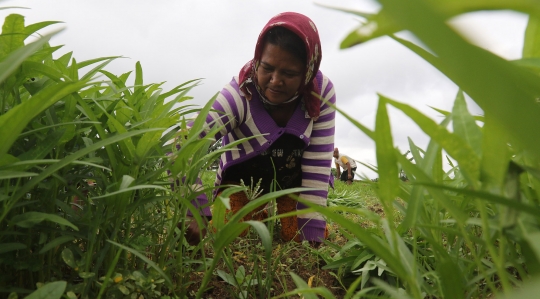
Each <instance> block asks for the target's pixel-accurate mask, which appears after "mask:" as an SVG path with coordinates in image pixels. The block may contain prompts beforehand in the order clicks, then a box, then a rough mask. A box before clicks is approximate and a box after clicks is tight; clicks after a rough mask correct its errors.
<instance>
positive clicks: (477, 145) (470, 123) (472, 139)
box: [452, 90, 482, 157]
mask: <svg viewBox="0 0 540 299" xmlns="http://www.w3.org/2000/svg"><path fill="white" fill-rule="evenodd" d="M452 124H453V127H454V133H455V134H457V135H458V136H460V137H461V138H462V139H463V140H464V141H465V142H466V143H467V144H468V145H469V146H470V147H471V148H472V150H473V151H474V152H475V153H476V155H477V156H478V157H482V132H481V131H480V128H479V127H478V125H477V124H476V121H475V120H474V118H473V116H472V115H471V114H470V113H469V110H468V109H467V103H466V102H465V96H464V95H463V92H462V91H461V90H460V91H459V92H458V94H457V96H456V100H455V101H454V108H453V109H452Z"/></svg>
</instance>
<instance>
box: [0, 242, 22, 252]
mask: <svg viewBox="0 0 540 299" xmlns="http://www.w3.org/2000/svg"><path fill="white" fill-rule="evenodd" d="M26 248H27V247H26V245H24V244H22V243H0V254H2V253H6V252H10V251H15V250H19V249H26Z"/></svg>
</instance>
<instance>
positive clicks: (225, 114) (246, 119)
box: [201, 71, 336, 241]
mask: <svg viewBox="0 0 540 299" xmlns="http://www.w3.org/2000/svg"><path fill="white" fill-rule="evenodd" d="M316 78H317V82H319V87H320V90H321V93H322V94H321V96H322V99H323V100H322V101H321V110H320V111H321V112H320V115H319V117H318V118H317V119H316V120H314V119H312V118H310V117H309V115H308V114H307V112H306V111H304V110H303V109H302V108H303V105H297V107H296V110H295V111H294V113H293V115H292V117H291V118H290V120H289V121H288V123H287V125H286V126H285V127H279V126H278V125H277V124H276V123H275V122H274V120H273V119H272V117H271V116H270V114H269V113H268V112H267V111H266V110H265V109H264V106H263V103H262V102H261V100H260V99H259V95H258V93H257V92H255V93H253V97H252V99H251V100H249V101H248V100H247V99H246V98H245V97H244V96H243V95H242V93H241V92H240V91H239V88H238V78H237V77H234V78H233V79H232V80H231V82H230V83H229V84H227V85H226V86H225V87H224V88H223V90H222V91H221V93H220V94H219V95H218V97H217V98H216V101H215V102H214V104H213V106H212V108H213V110H215V111H211V112H210V113H209V114H208V116H207V118H206V123H207V124H209V125H210V124H211V125H212V126H213V125H219V126H222V129H221V130H220V132H219V133H218V134H216V135H215V140H218V139H219V138H221V137H223V145H224V146H225V145H227V144H229V143H232V142H235V141H237V140H239V139H242V138H245V137H252V136H256V137H255V138H251V139H249V140H245V141H243V142H242V143H240V144H239V145H237V146H236V149H234V150H230V151H227V152H225V153H223V154H222V155H221V158H220V163H219V168H218V171H217V175H216V186H219V185H220V184H221V180H222V174H223V173H224V171H225V170H227V168H229V167H230V166H232V165H236V164H238V163H241V162H244V161H246V160H249V159H251V158H253V157H254V156H256V155H259V154H260V153H262V152H264V151H265V150H266V149H268V148H269V147H270V145H271V144H272V143H273V142H274V141H275V140H277V139H278V138H279V137H280V136H281V135H283V134H285V133H287V134H291V135H294V136H296V137H298V138H300V139H301V140H302V141H303V142H304V144H305V148H304V153H303V156H302V159H301V168H302V187H306V188H314V189H317V190H313V191H305V192H302V193H301V194H300V195H299V197H300V198H301V199H304V200H306V201H308V202H311V203H314V204H317V205H320V206H326V200H327V196H328V184H329V180H330V177H331V172H330V171H331V166H332V155H333V151H334V127H335V110H334V109H333V108H331V107H330V106H329V105H328V104H327V103H326V102H329V103H332V104H334V105H335V103H336V96H335V92H334V87H333V84H332V82H331V81H330V80H329V79H328V78H327V77H326V76H324V75H323V74H322V73H321V72H320V71H319V72H318V73H317V76H316ZM201 204H202V203H201ZM305 208H306V206H305V205H303V204H301V203H298V205H297V209H305ZM298 227H299V229H300V230H301V233H302V235H303V238H304V239H305V240H308V241H320V240H319V239H321V240H322V239H323V237H324V233H325V229H326V221H325V219H324V218H323V217H322V215H320V214H319V213H308V214H303V215H298Z"/></svg>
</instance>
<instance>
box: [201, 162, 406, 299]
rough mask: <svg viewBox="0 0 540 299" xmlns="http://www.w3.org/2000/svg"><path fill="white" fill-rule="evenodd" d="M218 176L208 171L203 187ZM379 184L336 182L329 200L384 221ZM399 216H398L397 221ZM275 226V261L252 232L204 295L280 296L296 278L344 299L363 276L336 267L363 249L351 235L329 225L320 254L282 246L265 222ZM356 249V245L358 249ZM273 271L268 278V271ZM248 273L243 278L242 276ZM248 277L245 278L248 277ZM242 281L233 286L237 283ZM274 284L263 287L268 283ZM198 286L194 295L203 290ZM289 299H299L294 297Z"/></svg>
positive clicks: (235, 246) (358, 219) (304, 246)
mask: <svg viewBox="0 0 540 299" xmlns="http://www.w3.org/2000/svg"><path fill="white" fill-rule="evenodd" d="M214 177H215V172H213V171H206V172H205V173H204V175H203V182H204V183H205V184H206V185H208V186H211V185H212V184H213V180H214ZM374 188H377V183H373V182H370V181H367V182H362V181H355V182H354V183H353V184H351V185H347V184H345V183H343V182H340V181H336V183H335V189H332V188H330V194H329V198H328V205H329V206H342V207H350V208H354V209H357V210H365V211H366V213H375V214H379V215H383V214H384V212H383V210H382V207H381V205H380V202H379V200H378V198H377V195H376V192H375V189H374ZM397 214H399V213H398V212H397V211H396V215H397ZM343 215H345V217H347V218H348V219H350V220H351V221H353V222H354V223H356V224H357V225H358V226H359V227H362V228H364V229H365V230H366V231H370V230H371V231H378V230H380V226H379V225H377V224H376V223H374V222H373V221H371V220H370V219H369V217H363V216H361V215H358V214H356V213H347V212H344V213H343ZM270 225H275V227H274V229H273V231H274V236H273V241H272V248H273V249H272V256H271V260H270V264H268V261H267V260H266V259H265V258H264V248H263V247H262V245H261V241H260V238H259V236H258V235H257V234H256V233H254V232H253V231H250V233H249V234H248V235H247V236H246V237H241V238H238V239H236V240H235V241H234V242H232V243H231V244H230V245H229V247H228V248H227V249H226V251H227V253H226V258H225V259H224V261H223V262H222V263H220V264H219V265H218V267H217V268H216V269H217V274H218V275H216V276H215V277H214V278H213V280H212V282H211V283H210V286H211V287H210V288H209V289H208V291H207V292H205V296H208V297H207V298H243V297H242V296H243V295H241V294H242V293H243V292H244V293H245V294H246V296H247V297H244V298H260V297H261V296H263V297H264V296H266V294H267V293H268V292H270V294H271V296H279V295H282V294H285V293H287V292H291V291H292V290H294V289H296V284H295V280H294V278H293V276H292V275H291V272H292V273H295V274H296V275H298V277H300V278H301V279H302V280H304V281H306V283H307V285H308V286H309V287H313V288H316V287H325V288H327V289H328V290H329V291H330V292H331V293H332V294H333V295H334V296H335V297H336V298H342V297H343V296H344V295H345V294H346V290H347V288H349V287H350V284H351V283H352V282H353V281H354V280H355V279H356V278H357V277H359V276H361V275H362V274H361V273H351V271H350V267H349V266H348V265H347V264H344V263H341V265H337V266H336V265H333V264H334V263H335V262H336V261H339V260H341V258H342V256H343V255H347V254H349V250H355V249H357V248H355V247H359V246H357V245H358V244H357V243H358V242H357V241H353V242H351V241H350V239H351V234H350V232H347V231H346V230H344V229H341V228H340V226H339V225H338V224H336V223H333V222H331V221H329V222H328V225H329V232H330V234H329V238H328V239H327V240H326V242H325V243H323V245H321V246H320V247H319V248H317V249H314V248H312V247H310V246H309V244H308V243H295V242H285V243H284V242H282V241H281V240H280V237H279V220H277V221H272V222H267V223H266V226H270ZM355 243H356V244H355ZM206 254H207V257H209V258H210V257H212V256H213V253H212V249H211V246H208V247H207V248H206ZM269 266H270V272H268V270H267V269H268V267H269ZM242 273H245V274H242ZM244 275H245V277H244ZM202 276H203V273H202V272H201V273H199V274H198V275H196V274H195V275H193V277H192V279H193V280H194V281H199V280H201V279H202ZM233 276H236V279H239V280H240V281H235V278H233ZM268 279H270V280H271V281H272V283H271V284H270V285H265V283H266V282H265V280H268ZM199 285H200V284H199V283H197V282H196V283H195V284H194V285H193V286H192V288H193V290H192V291H195V290H197V289H198V287H199ZM291 298H300V296H294V295H292V297H291Z"/></svg>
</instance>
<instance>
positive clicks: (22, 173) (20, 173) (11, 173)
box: [0, 170, 38, 180]
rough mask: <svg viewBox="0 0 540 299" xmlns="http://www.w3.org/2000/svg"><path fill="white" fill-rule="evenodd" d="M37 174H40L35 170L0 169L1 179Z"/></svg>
mask: <svg viewBox="0 0 540 299" xmlns="http://www.w3.org/2000/svg"><path fill="white" fill-rule="evenodd" d="M36 175H38V174H37V173H35V172H25V171H6V170H0V180H6V179H14V178H26V177H33V176H36Z"/></svg>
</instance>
